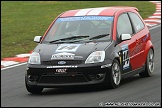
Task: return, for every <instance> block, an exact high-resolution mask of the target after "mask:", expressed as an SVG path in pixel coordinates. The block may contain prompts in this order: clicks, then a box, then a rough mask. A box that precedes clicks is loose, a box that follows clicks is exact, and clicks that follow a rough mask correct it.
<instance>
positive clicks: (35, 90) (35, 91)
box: [25, 78, 43, 94]
mask: <svg viewBox="0 0 162 108" xmlns="http://www.w3.org/2000/svg"><path fill="white" fill-rule="evenodd" d="M25 86H26V89H27V91H28V92H30V93H32V94H39V93H41V92H42V90H43V88H41V87H33V86H29V85H28V84H27V81H26V78H25Z"/></svg>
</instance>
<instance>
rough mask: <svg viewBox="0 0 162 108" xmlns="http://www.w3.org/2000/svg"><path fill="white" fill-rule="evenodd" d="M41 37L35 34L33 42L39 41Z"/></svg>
mask: <svg viewBox="0 0 162 108" xmlns="http://www.w3.org/2000/svg"><path fill="white" fill-rule="evenodd" d="M41 39H42V36H35V37H34V42H36V43H40V41H41Z"/></svg>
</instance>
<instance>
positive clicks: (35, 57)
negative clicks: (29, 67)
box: [28, 52, 41, 64]
mask: <svg viewBox="0 0 162 108" xmlns="http://www.w3.org/2000/svg"><path fill="white" fill-rule="evenodd" d="M28 63H29V64H41V63H40V55H39V53H37V52H33V53H32V54H31V55H30V57H29V60H28Z"/></svg>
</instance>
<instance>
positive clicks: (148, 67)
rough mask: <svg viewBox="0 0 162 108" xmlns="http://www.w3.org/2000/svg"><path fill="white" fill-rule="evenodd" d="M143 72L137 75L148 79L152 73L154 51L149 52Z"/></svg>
mask: <svg viewBox="0 0 162 108" xmlns="http://www.w3.org/2000/svg"><path fill="white" fill-rule="evenodd" d="M145 65H146V67H145V71H143V72H141V73H139V75H140V76H141V77H150V76H152V73H153V72H154V51H153V50H152V49H150V50H149V52H148V55H147V60H146V64H145Z"/></svg>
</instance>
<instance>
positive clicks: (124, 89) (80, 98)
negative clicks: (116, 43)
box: [1, 25, 161, 107]
mask: <svg viewBox="0 0 162 108" xmlns="http://www.w3.org/2000/svg"><path fill="white" fill-rule="evenodd" d="M150 32H151V35H152V37H151V40H152V42H153V44H154V48H155V72H154V75H153V76H152V77H147V78H141V77H139V75H135V76H133V77H130V78H127V79H124V80H122V82H121V85H120V87H119V88H117V89H108V88H103V87H79V88H60V89H56V88H47V89H44V90H43V92H42V94H39V95H33V94H30V93H28V92H27V90H26V88H25V81H24V75H25V72H26V71H25V70H26V69H25V68H26V65H22V66H18V67H14V68H10V69H4V70H1V106H2V107H99V104H100V103H101V102H102V104H100V105H103V106H104V105H105V103H106V102H154V103H155V102H160V104H161V25H160V26H158V27H156V28H155V29H151V30H150Z"/></svg>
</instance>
